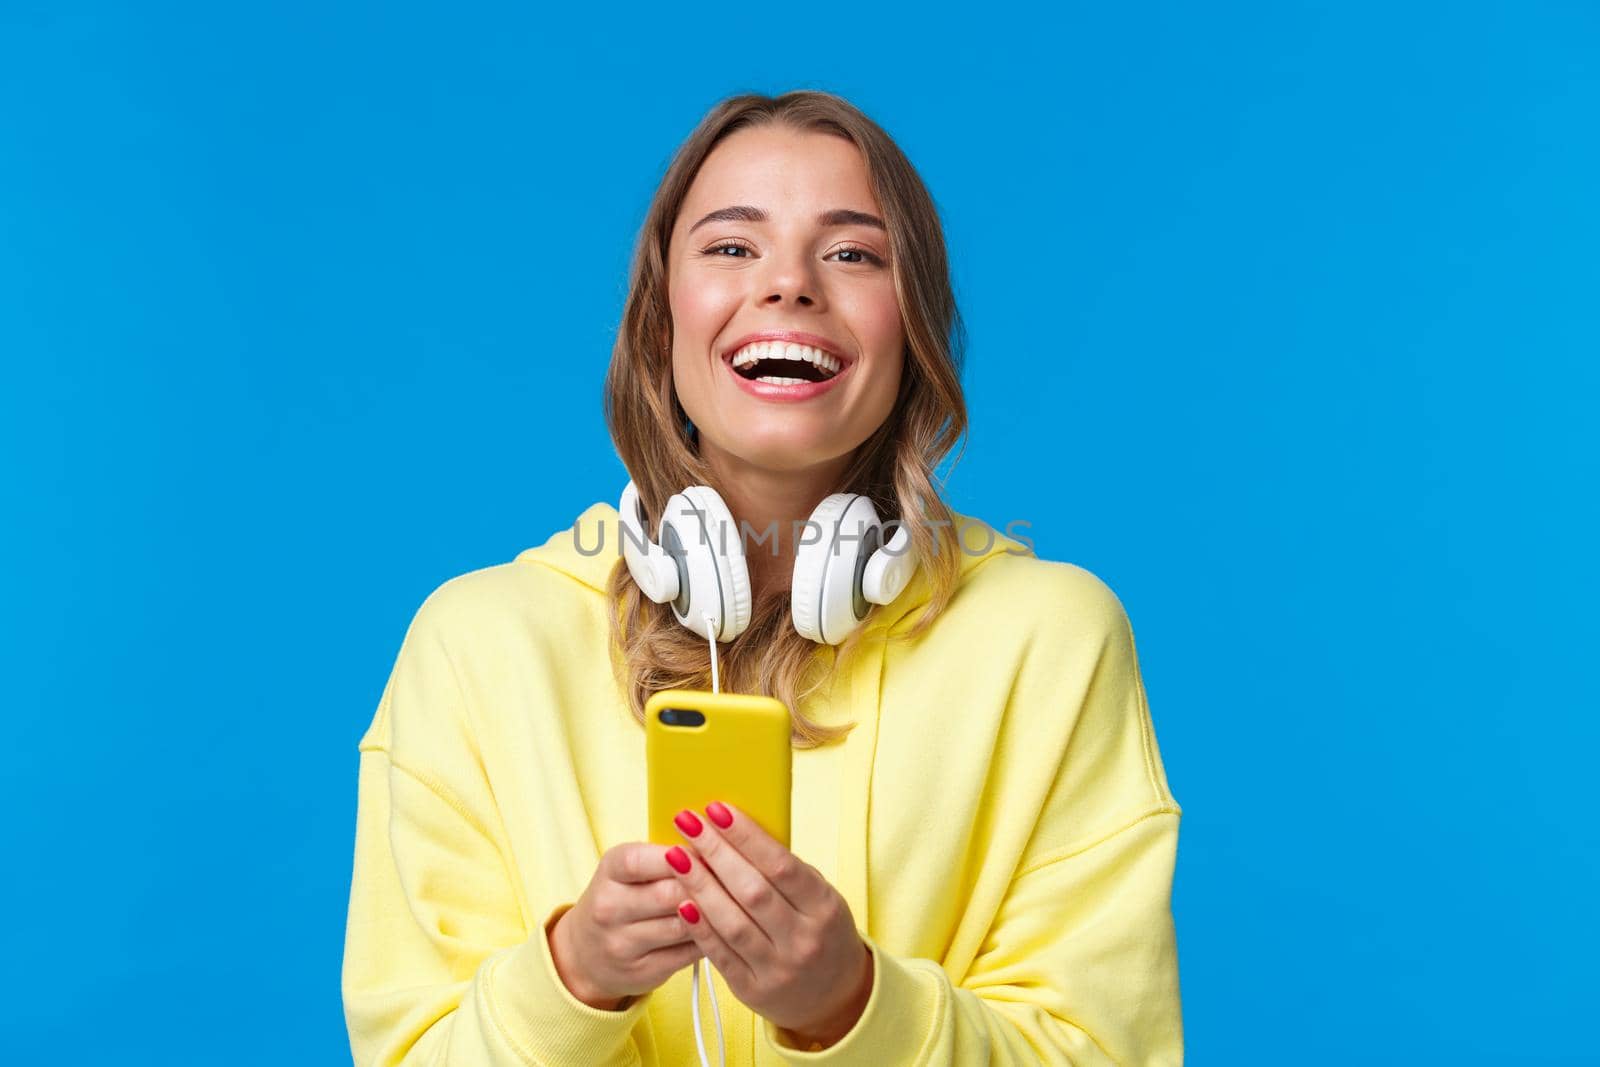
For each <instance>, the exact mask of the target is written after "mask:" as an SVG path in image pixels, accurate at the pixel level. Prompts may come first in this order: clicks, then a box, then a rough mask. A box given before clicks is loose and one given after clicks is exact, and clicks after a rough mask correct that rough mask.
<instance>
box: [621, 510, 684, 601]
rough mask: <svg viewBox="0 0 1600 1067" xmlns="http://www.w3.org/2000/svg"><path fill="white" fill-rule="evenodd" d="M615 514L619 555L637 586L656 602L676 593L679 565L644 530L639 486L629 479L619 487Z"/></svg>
mask: <svg viewBox="0 0 1600 1067" xmlns="http://www.w3.org/2000/svg"><path fill="white" fill-rule="evenodd" d="M617 516H618V519H619V525H618V528H617V537H618V539H619V540H620V541H621V543H622V555H623V558H624V560H625V562H626V563H627V565H628V573H629V574H631V575H633V580H634V583H635V584H636V585H638V586H639V590H640V591H641V592H642V593H644V595H645V596H646V597H647V598H649V599H650V600H653V601H655V602H656V603H657V604H664V603H666V602H667V601H669V600H672V599H674V598H675V597H677V596H678V593H679V591H680V586H681V585H682V577H683V576H682V574H681V573H680V571H679V569H678V561H677V560H676V559H674V558H672V556H671V555H670V554H669V553H667V552H663V551H662V549H661V546H660V545H659V544H657V543H656V541H655V539H654V538H653V537H651V536H650V535H649V534H648V533H647V532H646V531H645V529H644V516H643V507H642V505H641V504H640V502H639V490H638V488H637V487H636V486H635V485H634V484H633V481H632V480H631V479H630V480H629V482H628V484H627V486H625V487H624V488H623V490H622V500H621V501H620V502H619V503H618V504H617Z"/></svg>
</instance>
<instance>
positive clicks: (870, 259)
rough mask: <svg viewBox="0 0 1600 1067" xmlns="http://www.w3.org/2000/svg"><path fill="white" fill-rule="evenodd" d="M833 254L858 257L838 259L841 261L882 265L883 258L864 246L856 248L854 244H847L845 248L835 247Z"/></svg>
mask: <svg viewBox="0 0 1600 1067" xmlns="http://www.w3.org/2000/svg"><path fill="white" fill-rule="evenodd" d="M833 254H834V255H836V256H843V255H851V256H859V257H860V258H859V259H844V260H840V262H841V263H857V264H862V263H871V264H873V265H874V266H878V267H881V266H883V259H882V257H880V256H879V255H878V254H877V253H876V252H871V251H868V250H867V249H865V248H857V247H855V246H854V245H850V246H847V247H845V248H840V249H836V250H835V251H834V252H833Z"/></svg>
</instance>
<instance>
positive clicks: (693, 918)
mask: <svg viewBox="0 0 1600 1067" xmlns="http://www.w3.org/2000/svg"><path fill="white" fill-rule="evenodd" d="M678 914H679V915H682V916H683V917H684V920H685V921H687V922H692V923H697V922H699V921H700V909H699V908H697V907H695V906H694V903H693V902H692V901H688V900H686V901H684V902H683V903H682V904H679V905H678Z"/></svg>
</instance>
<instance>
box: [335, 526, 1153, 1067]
mask: <svg viewBox="0 0 1600 1067" xmlns="http://www.w3.org/2000/svg"><path fill="white" fill-rule="evenodd" d="M958 529H962V530H964V531H965V537H964V542H965V544H966V545H967V546H968V547H967V550H966V551H965V552H963V553H962V572H963V574H962V585H961V587H960V589H959V591H958V592H957V594H956V596H955V597H954V598H953V599H952V601H951V602H950V605H949V607H948V609H947V610H946V612H945V614H944V615H943V616H941V617H940V618H939V619H938V620H937V621H936V622H935V623H934V625H933V627H932V628H931V629H930V630H929V631H928V632H927V633H925V634H924V635H922V636H921V637H920V638H918V639H917V640H916V641H914V642H907V641H906V640H905V639H903V638H899V637H894V635H896V634H898V633H899V632H901V631H903V630H905V629H907V628H908V627H909V626H910V625H911V623H913V622H914V621H915V619H916V616H917V611H916V609H917V608H919V607H920V606H921V605H922V604H925V603H926V602H927V599H928V596H929V588H928V585H927V583H926V581H925V579H924V575H923V573H922V572H921V571H920V570H919V571H918V572H917V574H916V575H915V576H914V577H913V579H912V581H911V584H910V585H909V586H908V587H907V588H906V590H905V591H904V592H903V593H902V594H901V596H900V597H899V598H898V599H897V600H896V601H895V602H894V603H892V604H889V605H887V606H885V607H883V608H881V609H880V610H879V614H878V616H877V617H876V618H875V619H873V620H872V621H871V622H870V624H869V626H868V632H867V634H866V635H865V639H864V645H863V647H862V649H861V654H860V655H859V656H858V657H856V658H855V659H854V661H853V666H852V665H851V664H848V663H847V664H846V665H845V666H846V667H847V668H848V669H847V670H845V671H842V672H838V673H836V675H835V677H834V679H833V681H832V683H831V688H830V687H828V686H825V687H824V689H823V690H822V691H819V693H818V694H817V695H815V696H814V697H813V698H811V700H810V701H808V702H807V703H806V704H805V705H804V706H803V709H802V710H804V711H805V712H807V713H808V714H810V715H811V716H812V717H814V718H816V719H818V720H820V721H822V722H828V723H836V722H846V721H856V722H859V723H860V725H859V726H857V727H856V729H854V730H853V731H851V733H850V734H849V735H848V737H847V738H846V739H845V740H844V741H843V742H841V743H838V744H834V745H829V746H824V747H823V748H820V749H809V750H796V751H795V752H794V786H793V804H792V808H793V814H792V822H793V826H792V830H791V848H792V850H793V851H794V852H795V853H796V854H797V855H799V856H800V857H801V858H802V859H804V860H806V861H807V862H809V863H811V864H812V865H813V866H815V867H817V868H818V869H819V870H820V871H821V872H822V874H823V875H824V876H825V877H827V879H828V881H829V882H830V883H831V884H832V885H833V886H834V887H835V888H837V889H838V890H839V892H840V893H841V894H842V895H843V896H844V899H845V900H846V901H847V902H848V903H849V905H850V910H851V913H852V915H853V916H854V917H855V920H856V924H857V927H858V929H859V931H860V933H861V935H862V937H863V939H864V940H865V941H866V943H867V944H868V946H869V948H870V949H871V951H872V953H873V959H874V976H873V985H872V991H871V998H870V999H869V1000H868V1001H867V1005H866V1009H865V1011H864V1013H863V1014H862V1016H861V1018H860V1019H859V1021H858V1022H857V1023H856V1025H855V1026H854V1028H853V1029H852V1030H851V1031H850V1032H849V1033H848V1034H846V1035H845V1037H844V1038H843V1039H841V1040H840V1041H838V1042H837V1043H836V1044H834V1045H833V1046H831V1047H829V1048H827V1049H821V1050H817V1051H805V1050H800V1049H796V1048H792V1047H789V1046H787V1045H786V1044H785V1043H784V1041H783V1038H782V1037H781V1036H780V1034H779V1032H778V1030H777V1028H776V1027H774V1026H773V1025H772V1024H771V1023H770V1022H768V1021H767V1020H765V1019H764V1018H761V1017H759V1016H757V1015H755V1013H754V1012H753V1011H751V1010H750V1009H748V1008H746V1007H745V1006H744V1005H743V1004H742V1003H740V1002H739V1001H738V999H737V998H735V997H734V996H733V994H732V992H731V991H730V990H729V989H728V987H727V986H726V984H725V983H724V982H723V981H722V978H721V976H720V975H719V974H717V973H716V972H715V971H714V970H713V971H712V979H713V981H714V982H715V983H716V988H717V1001H718V1004H719V1005H720V1006H721V1014H722V1022H723V1031H724V1033H725V1034H726V1036H727V1053H728V1062H729V1063H730V1064H734V1065H737V1067H744V1065H748V1064H764V1065H781V1064H785V1063H789V1064H799V1063H817V1064H823V1063H827V1064H862V1065H871V1067H898V1065H911V1064H927V1065H934V1064H939V1065H944V1064H953V1065H957V1067H963V1065H969V1064H970V1065H978V1064H994V1065H1002V1064H1041V1063H1044V1064H1073V1065H1080V1067H1082V1065H1089V1064H1097V1065H1103V1064H1121V1065H1133V1064H1139V1065H1146V1064H1148V1065H1157V1064H1159V1065H1176V1064H1180V1063H1181V1062H1182V1059H1183V1025H1182V1013H1181V1009H1180V1002H1179V988H1178V961H1177V945H1176V938H1175V934H1174V930H1173V923H1172V913H1171V907H1170V894H1171V887H1172V873H1173V863H1174V860H1175V858H1176V851H1177V843H1178V823H1179V818H1180V816H1181V814H1182V811H1181V809H1180V808H1179V806H1178V803H1177V801H1176V800H1175V799H1174V798H1173V795H1172V793H1171V792H1170V791H1169V789H1168V787H1167V780H1166V774H1165V771H1164V769H1163V765H1162V761H1161V757H1160V754H1159V751H1158V749H1157V747H1156V740H1155V736H1154V733H1153V730H1152V728H1151V720H1150V714H1149V709H1148V706H1147V703H1146V699H1145V692H1144V686H1143V683H1142V681H1141V678H1140V673H1139V666H1138V661H1137V656H1136V653H1135V649H1134V640H1133V631H1132V628H1131V626H1130V624H1129V621H1128V618H1127V615H1126V613H1125V612H1124V610H1123V607H1122V604H1121V603H1120V602H1119V601H1118V599H1117V598H1116V596H1115V595H1114V594H1113V593H1112V591H1111V590H1110V589H1109V588H1108V587H1107V586H1106V585H1105V583H1103V582H1102V581H1101V580H1100V579H1099V578H1097V577H1095V576H1094V575H1093V574H1092V573H1090V572H1089V571H1087V570H1084V569H1083V568H1081V567H1078V566H1075V565H1073V564H1070V563H1059V562H1053V561H1048V560H1041V559H1039V558H1037V557H1036V556H1034V555H1032V553H1031V552H1030V551H1029V550H1028V549H1027V547H1026V546H1025V545H1024V544H1022V543H1020V542H1018V541H1016V540H1013V539H1010V538H1006V537H1004V536H1003V535H1002V534H1000V533H999V532H998V531H996V530H994V529H993V528H992V527H990V526H989V525H988V524H986V523H982V522H979V521H977V520H975V519H973V518H971V517H968V516H958ZM575 534H576V540H575ZM602 536H603V537H604V543H603V548H601V550H599V551H596V547H597V545H598V544H599V543H600V538H601V537H602ZM620 543H621V542H620V540H619V539H618V537H617V512H616V509H615V508H614V507H612V506H611V505H610V504H606V503H596V504H594V505H591V506H590V507H589V508H588V509H586V510H585V511H584V512H583V514H582V515H580V516H579V517H578V519H577V521H576V522H575V523H574V526H573V527H572V528H570V529H568V530H564V531H561V532H559V533H557V534H555V535H554V536H552V537H551V538H550V539H549V540H548V541H547V542H546V543H545V544H544V545H542V546H540V547H538V548H532V549H528V550H526V551H524V552H522V553H521V554H520V555H518V556H517V557H516V559H515V560H513V561H512V562H510V563H504V564H500V565H497V566H491V567H486V568H484V569H482V570H477V571H472V572H470V573H467V574H463V575H460V576H458V577H455V578H452V579H450V580H449V581H446V582H444V583H443V584H442V585H440V586H439V587H438V588H437V589H436V590H434V591H433V593H432V594H430V595H429V596H428V597H427V599H426V600H425V601H424V602H423V603H422V605H421V607H420V608H419V609H418V611H417V613H416V616H415V618H414V619H413V620H412V622H411V624H410V626H409V628H408V629H407V631H406V635H405V638H404V640H403V642H402V643H401V647H400V651H399V654H398V657H397V659H396V662H395V665H394V669H393V671H392V673H391V674H390V677H389V680H388V683H387V685H386V686H385V687H384V690H383V694H382V696H381V698H380V699H379V702H378V706H377V711H376V713H375V715H374V716H373V718H372V720H371V725H370V726H369V727H368V728H367V730H366V731H365V733H364V734H363V736H362V737H361V739H360V742H359V745H358V748H359V752H360V772H359V779H358V795H357V802H358V809H357V818H356V830H355V857H354V872H353V877H352V880H351V886H350V902H349V916H348V922H347V926H346V937H345V954H344V963H343V973H342V983H341V984H342V990H343V996H344V1010H345V1020H346V1023H347V1025H348V1028H349V1035H350V1046H351V1050H352V1052H353V1054H354V1058H355V1063H356V1064H357V1065H358V1067H369V1065H390V1067H394V1065H402V1064H403V1065H407V1067H422V1065H424V1064H435V1065H444V1064H448V1065H450V1067H607V1065H625V1064H644V1065H656V1064H662V1065H679V1064H694V1063H696V1062H697V1061H698V1055H697V1052H696V1048H695V1039H694V1033H693V1026H692V1021H691V1016H690V1001H689V998H690V993H691V986H690V974H691V971H690V968H688V967H684V968H683V969H682V970H680V971H678V972H677V973H675V974H674V975H673V976H672V977H671V978H670V979H668V980H667V981H666V982H665V983H664V984H663V985H661V986H659V987H658V988H657V989H655V990H654V991H653V992H651V993H650V994H648V995H646V996H643V997H640V998H638V999H636V1000H635V1001H633V1003H632V1004H630V1005H629V1006H628V1007H627V1008H625V1009H624V1010H621V1011H606V1010H603V1009H599V1008H594V1007H591V1006H589V1005H587V1004H585V1003H583V1002H582V1001H580V1000H578V999H577V998H576V997H574V996H573V995H572V994H571V992H570V991H569V990H568V989H567V988H566V986H565V985H563V984H562V983H561V980H560V977H559V976H558V974H557V973H556V970H555V966H554V963H553V961H552V959H551V955H550V947H549V942H548V940H547V936H546V932H547V930H548V928H549V926H550V925H552V924H553V923H554V921H555V920H556V919H557V918H559V917H560V915H561V914H562V912H564V911H565V910H566V909H567V908H569V907H571V906H572V905H573V904H574V903H575V902H576V901H577V899H578V897H579V896H580V895H581V894H582V893H583V890H584V888H585V887H586V886H587V885H588V883H589V879H590V877H591V876H592V875H593V873H594V871H595V867H596V865H597V864H598V862H599V858H600V854H601V853H602V852H604V851H605V850H606V849H608V848H610V847H612V846H613V845H616V844H619V843H621V842H625V841H642V840H644V839H645V836H646V835H645V796H644V785H645V757H644V731H643V729H642V728H641V727H640V726H639V725H638V724H637V723H636V722H635V720H634V719H633V717H632V715H631V714H630V713H629V711H628V709H627V704H626V701H625V700H624V698H623V695H622V693H621V691H620V689H619V687H618V685H617V682H616V681H615V680H614V678H613V675H612V672H611V669H610V666H609V663H608V660H607V656H606V649H607V641H608V633H607V629H606V598H605V595H604V592H603V590H604V588H605V584H606V576H607V574H608V572H609V571H610V569H611V567H612V566H613V565H618V566H620V565H621V563H620V555H619V551H618V547H617V546H618V545H620ZM890 638H894V639H893V640H890ZM818 655H824V656H830V657H831V656H832V655H833V650H832V648H831V646H822V645H819V646H818ZM701 966H702V968H705V967H707V966H709V961H702V964H701ZM703 981H704V979H703V978H702V982H703ZM701 999H702V1001H704V999H705V998H704V997H703V996H702V998H701ZM706 1007H707V1005H705V1004H704V1003H702V1011H701V1020H702V1023H703V1024H704V1025H706V1026H707V1027H708V1028H709V1027H714V1026H715V1023H714V1021H713V1019H712V1016H711V1013H710V1012H709V1011H708V1010H705V1009H706ZM705 1041H706V1047H707V1049H708V1050H714V1049H715V1048H716V1037H715V1033H714V1030H711V1031H710V1032H709V1036H707V1037H706V1038H705ZM712 1054H713V1056H714V1055H715V1053H714V1051H713V1052H712ZM713 1062H715V1060H713Z"/></svg>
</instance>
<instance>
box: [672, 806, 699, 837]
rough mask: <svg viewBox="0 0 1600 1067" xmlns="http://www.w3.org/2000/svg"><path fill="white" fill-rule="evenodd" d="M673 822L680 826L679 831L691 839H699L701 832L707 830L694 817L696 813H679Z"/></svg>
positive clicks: (685, 811) (686, 811)
mask: <svg viewBox="0 0 1600 1067" xmlns="http://www.w3.org/2000/svg"><path fill="white" fill-rule="evenodd" d="M672 821H673V822H675V823H677V824H678V829H680V830H682V831H683V832H684V833H686V834H688V835H689V836H690V837H699V836H700V831H701V830H703V829H705V827H703V826H701V825H700V820H699V819H697V818H695V817H694V812H692V811H688V810H684V811H680V812H678V814H677V816H676V817H675V818H674V819H673V820H672Z"/></svg>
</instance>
